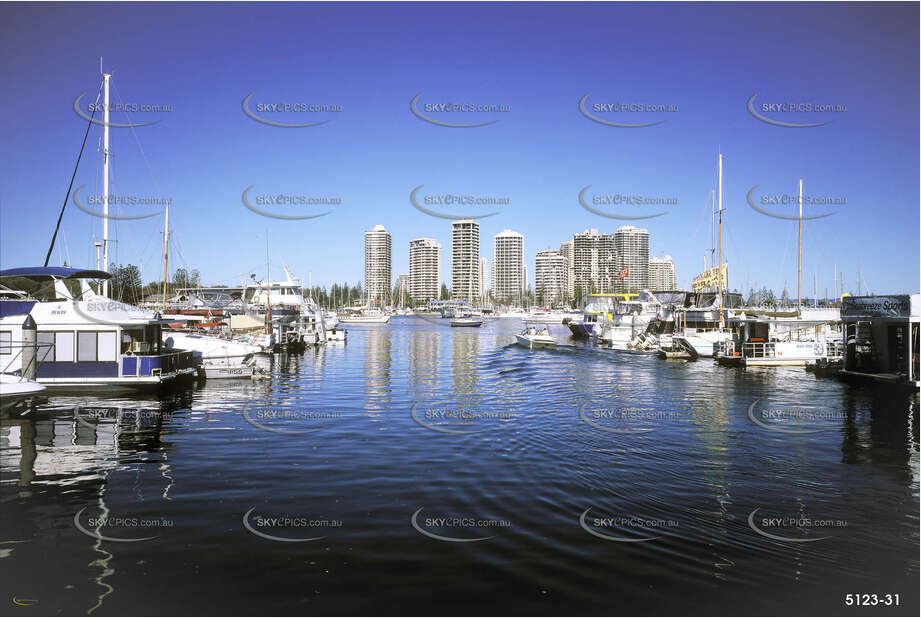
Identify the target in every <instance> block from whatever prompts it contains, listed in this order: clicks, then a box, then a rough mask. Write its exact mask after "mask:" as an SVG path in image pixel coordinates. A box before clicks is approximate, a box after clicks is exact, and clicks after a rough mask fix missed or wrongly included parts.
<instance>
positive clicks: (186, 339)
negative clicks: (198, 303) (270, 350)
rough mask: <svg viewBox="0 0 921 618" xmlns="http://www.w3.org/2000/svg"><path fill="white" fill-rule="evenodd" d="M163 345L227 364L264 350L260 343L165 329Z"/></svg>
mask: <svg viewBox="0 0 921 618" xmlns="http://www.w3.org/2000/svg"><path fill="white" fill-rule="evenodd" d="M163 347H164V348H165V349H167V350H173V349H177V350H191V351H193V352H196V354H197V355H198V356H199V357H200V358H201V360H202V362H203V363H209V362H213V361H222V362H223V363H225V364H229V363H231V362H241V361H242V360H243V359H245V358H248V357H251V356H252V355H253V354H258V353H260V352H262V347H261V346H258V345H253V344H250V343H244V342H242V341H233V340H230V339H223V338H221V337H212V336H209V335H198V334H194V333H183V332H179V331H164V332H163Z"/></svg>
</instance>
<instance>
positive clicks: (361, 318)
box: [339, 307, 390, 324]
mask: <svg viewBox="0 0 921 618" xmlns="http://www.w3.org/2000/svg"><path fill="white" fill-rule="evenodd" d="M389 321H390V315H389V314H387V313H384V312H383V311H381V310H380V309H375V308H371V307H354V308H351V309H346V310H344V311H343V312H341V313H340V314H339V323H340V324H386V323H387V322H389Z"/></svg>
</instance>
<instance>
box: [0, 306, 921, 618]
mask: <svg viewBox="0 0 921 618" xmlns="http://www.w3.org/2000/svg"><path fill="white" fill-rule="evenodd" d="M520 328H521V324H520V321H517V320H500V321H495V322H491V323H489V325H488V327H487V328H479V329H451V328H450V327H447V326H446V323H445V322H443V321H440V320H431V321H426V320H422V319H419V318H395V319H394V320H393V321H392V323H391V324H390V325H387V326H366V327H359V326H354V327H350V328H349V329H348V330H349V335H348V337H349V340H348V343H347V344H344V345H342V344H338V345H330V346H328V347H326V348H321V349H317V350H308V351H307V352H306V353H304V354H300V355H275V357H274V358H273V359H265V361H264V363H265V366H266V367H267V368H269V369H270V371H271V378H270V379H268V380H266V381H263V382H252V383H251V382H249V381H223V382H211V383H208V384H206V385H204V386H201V387H196V388H195V389H194V390H191V391H188V392H184V393H179V394H175V395H172V396H170V397H169V398H165V399H163V400H162V401H158V400H156V399H150V400H129V399H91V398H90V399H87V398H73V397H54V398H52V399H51V400H50V401H49V402H48V405H46V406H44V407H43V409H41V410H39V411H37V412H36V413H33V414H32V415H31V417H32V418H31V419H30V420H12V421H5V422H3V423H2V426H0V445H2V462H0V463H2V483H0V522H2V526H0V569H2V573H3V576H2V578H0V587H2V588H3V591H4V593H5V595H6V598H12V597H16V599H17V600H20V601H21V600H25V601H26V602H27V603H33V604H32V605H31V606H29V607H23V606H18V607H14V612H15V614H16V615H19V614H24V615H30V614H57V613H63V614H80V615H83V614H92V615H122V614H139V613H140V614H146V615H153V614H180V613H181V614H190V613H191V614H275V613H281V614H304V613H307V614H311V613H326V614H329V613H333V614H347V613H355V612H365V613H369V612H373V613H383V612H386V611H399V612H402V613H410V614H423V613H438V614H444V613H449V614H455V613H489V614H495V613H500V614H502V613H505V614H509V613H511V614H515V613H554V614H559V613H565V614H572V613H580V614H611V613H615V614H618V613H631V614H636V613H639V614H646V613H650V614H651V613H662V612H666V613H690V614H719V615H724V614H736V613H739V612H741V613H747V614H751V613H755V614H773V613H782V614H804V613H806V614H808V613H822V614H841V613H844V612H847V613H849V614H850V613H853V614H879V613H890V614H913V615H917V613H918V577H919V564H918V552H919V533H918V530H919V520H918V513H919V500H918V489H919V486H918V400H917V397H895V396H892V395H891V394H886V393H880V392H876V391H874V390H872V389H867V388H853V387H849V386H845V385H842V384H839V383H837V382H835V381H831V380H823V379H816V378H815V377H814V376H812V375H811V374H809V373H806V372H805V371H803V370H802V369H794V368H790V369H761V370H748V371H745V370H737V369H726V368H721V367H718V366H716V365H714V364H713V363H712V362H709V361H700V362H696V363H686V362H680V361H679V362H675V361H660V360H658V359H656V358H655V357H654V356H649V355H645V354H634V353H623V352H615V351H611V350H600V349H597V348H592V347H589V346H584V345H579V344H574V343H573V342H571V341H570V340H569V339H568V337H566V336H565V335H564V332H566V331H564V330H563V328H562V327H559V326H557V327H554V331H555V332H554V334H557V335H559V337H560V339H561V341H563V342H565V343H567V345H566V346H563V347H560V348H559V349H556V350H542V351H534V352H529V351H527V350H524V349H522V348H519V347H517V346H515V345H512V344H513V341H514V337H513V334H514V332H515V331H516V330H519V329H520ZM420 509H421V510H420ZM756 509H757V510H756ZM753 512H754V514H753ZM443 519H447V520H451V521H450V522H446V521H442V520H443ZM791 520H792V521H791ZM103 524H105V525H103ZM96 534H99V535H102V536H104V537H107V538H110V539H120V540H119V541H115V540H100V539H98V538H96V537H95V536H94V535H96ZM150 537H153V538H150ZM138 539H141V540H138ZM285 539H287V540H285ZM304 539H314V540H304ZM292 540H295V541H297V540H299V541H300V542H292ZM848 593H876V594H877V595H880V598H882V596H881V595H884V594H887V593H889V594H899V595H900V597H899V600H900V607H899V608H893V607H890V608H888V609H887V608H883V607H879V606H878V607H876V608H868V609H861V610H855V609H854V608H853V607H851V608H848V607H846V606H845V595H846V594H848Z"/></svg>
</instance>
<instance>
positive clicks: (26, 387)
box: [0, 373, 47, 411]
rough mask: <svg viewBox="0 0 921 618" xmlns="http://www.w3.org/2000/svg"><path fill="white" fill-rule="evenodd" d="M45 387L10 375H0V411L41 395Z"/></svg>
mask: <svg viewBox="0 0 921 618" xmlns="http://www.w3.org/2000/svg"><path fill="white" fill-rule="evenodd" d="M45 390H47V389H46V387H45V386H44V385H42V384H39V383H38V382H35V381H34V380H27V379H26V378H23V377H22V376H17V375H13V374H10V373H0V411H3V410H6V409H8V408H11V407H13V406H14V405H16V404H17V403H19V402H21V401H23V400H25V399H28V398H30V397H35V396H36V395H41V394H42V393H43V392H45Z"/></svg>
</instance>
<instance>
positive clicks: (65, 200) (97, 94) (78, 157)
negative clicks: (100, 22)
mask: <svg viewBox="0 0 921 618" xmlns="http://www.w3.org/2000/svg"><path fill="white" fill-rule="evenodd" d="M101 94H102V84H99V92H97V93H96V103H97V104H98V103H99V97H100V95H101ZM96 107H97V105H95V104H94V105H93V113H92V115H90V119H89V121H87V123H86V133H84V134H83V143H82V144H80V153H79V154H78V155H77V164H76V165H74V173H73V175H72V176H71V177H70V184H69V185H67V195H65V196H64V203H63V204H62V205H61V214H59V215H58V222H57V225H55V226H54V235H53V236H52V237H51V246H50V247H48V253H47V254H45V266H48V260H49V259H51V251H52V250H53V249H54V242H55V240H57V238H58V230H59V229H61V219H63V218H64V209H66V208H67V200H69V199H70V191H71V189H73V187H74V178H76V177H77V169H79V167H80V159H82V158H83V149H84V148H85V147H86V138H87V137H88V136H89V134H90V128H91V127H92V126H93V118H94V117H95V116H96Z"/></svg>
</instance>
